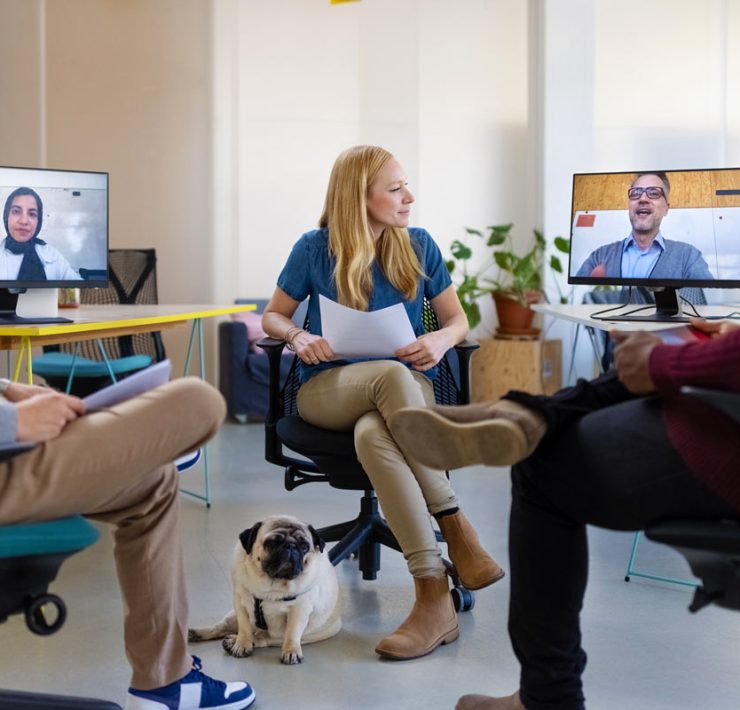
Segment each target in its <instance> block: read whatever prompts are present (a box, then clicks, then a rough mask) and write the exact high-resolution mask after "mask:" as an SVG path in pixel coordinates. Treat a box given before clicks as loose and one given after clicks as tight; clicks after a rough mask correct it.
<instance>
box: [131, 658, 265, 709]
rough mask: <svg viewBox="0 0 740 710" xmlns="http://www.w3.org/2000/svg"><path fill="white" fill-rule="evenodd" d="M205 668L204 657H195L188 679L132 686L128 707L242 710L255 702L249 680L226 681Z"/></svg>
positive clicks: (186, 677)
mask: <svg viewBox="0 0 740 710" xmlns="http://www.w3.org/2000/svg"><path fill="white" fill-rule="evenodd" d="M201 668H203V664H202V663H201V661H200V658H198V657H197V656H193V669H192V670H191V671H190V673H188V674H187V675H186V676H185V677H184V678H181V679H180V680H178V681H175V682H174V683H170V684H169V685H165V686H163V687H162V688H155V689H154V690H136V689H135V688H129V689H128V695H127V696H126V710H200V708H210V710H241V708H248V707H249V706H250V705H251V704H252V703H253V702H254V700H255V697H256V696H255V694H254V690H252V686H251V685H249V683H244V682H238V683H224V682H222V681H220V680H215V679H213V678H209V677H208V676H207V675H205V673H201V672H200V671H201Z"/></svg>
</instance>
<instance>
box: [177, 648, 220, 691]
mask: <svg viewBox="0 0 740 710" xmlns="http://www.w3.org/2000/svg"><path fill="white" fill-rule="evenodd" d="M202 669H203V662H202V661H201V660H200V658H198V656H193V667H192V669H191V671H190V673H188V675H187V676H186V677H187V678H188V679H189V680H192V681H199V682H200V683H202V684H203V685H204V686H205V687H211V688H226V683H224V682H223V681H222V680H216V679H215V678H211V676H208V675H206V674H205V673H202V672H201V671H202Z"/></svg>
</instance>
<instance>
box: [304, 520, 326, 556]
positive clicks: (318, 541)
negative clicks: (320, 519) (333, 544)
mask: <svg viewBox="0 0 740 710" xmlns="http://www.w3.org/2000/svg"><path fill="white" fill-rule="evenodd" d="M308 529H309V530H310V531H311V537H312V538H313V546H314V547H318V548H319V552H323V551H324V547H326V544H325V543H324V540H323V539H322V537H321V535H319V533H318V532H317V530H316V528H315V527H314V526H313V525H309V526H308Z"/></svg>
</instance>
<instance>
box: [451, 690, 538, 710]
mask: <svg viewBox="0 0 740 710" xmlns="http://www.w3.org/2000/svg"><path fill="white" fill-rule="evenodd" d="M455 710H527V709H526V708H525V707H524V705H523V704H522V701H521V699H520V698H519V692H518V691H517V692H516V693H514V695H509V696H507V697H505V698H493V697H491V696H490V695H463V696H462V698H460V700H458V701H457V705H455Z"/></svg>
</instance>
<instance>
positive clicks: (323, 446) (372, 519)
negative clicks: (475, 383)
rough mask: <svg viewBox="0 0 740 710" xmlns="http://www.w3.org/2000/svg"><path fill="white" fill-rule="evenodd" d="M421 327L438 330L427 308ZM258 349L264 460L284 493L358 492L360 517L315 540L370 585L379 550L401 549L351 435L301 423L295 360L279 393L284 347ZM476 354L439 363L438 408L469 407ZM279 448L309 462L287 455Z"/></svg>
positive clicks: (459, 601)
mask: <svg viewBox="0 0 740 710" xmlns="http://www.w3.org/2000/svg"><path fill="white" fill-rule="evenodd" d="M423 321H424V327H425V330H426V331H427V332H431V331H433V330H436V329H437V328H438V327H439V326H438V323H437V319H436V316H435V314H434V311H433V310H432V308H431V306H430V305H429V304H428V303H427V304H425V306H424V312H423ZM257 345H258V346H259V347H261V348H263V349H264V350H265V351H266V352H267V355H268V357H269V363H270V380H269V382H270V403H269V409H268V413H267V418H266V419H265V458H266V459H267V460H268V461H269V462H271V463H274V464H277V465H278V466H282V467H284V469H285V488H286V489H287V490H289V491H292V490H293V489H295V488H296V487H298V486H302V485H304V484H306V483H315V482H321V483H328V484H329V485H330V486H331V487H332V488H339V489H343V490H353V491H363V495H362V498H361V499H360V512H359V515H358V516H357V517H356V518H354V519H353V520H348V521H346V522H342V523H337V524H335V525H330V526H328V527H325V528H321V529H320V530H319V534H320V535H321V536H322V538H323V539H324V540H325V541H326V542H336V543H337V544H336V545H334V546H333V547H332V548H331V550H330V552H329V558H330V559H331V561H332V563H333V564H335V565H337V564H339V563H340V562H341V561H343V560H345V559H347V558H348V557H349V556H350V555H353V554H356V555H357V557H358V559H359V567H360V571H361V572H362V576H363V579H375V578H376V577H377V573H378V570H379V569H380V547H381V545H385V546H386V547H389V548H391V549H393V550H397V551H400V549H401V548H400V547H399V545H398V542H397V541H396V538H395V537H394V535H393V533H392V532H391V530H390V528H389V527H388V524H387V523H386V521H385V520H384V519H383V518H382V516H381V515H380V513H379V511H378V499H377V497H376V495H375V491H374V490H373V486H372V484H371V483H370V480H369V479H368V477H367V474H366V473H365V471H364V470H363V468H362V466H361V465H360V462H359V461H358V460H357V455H356V453H355V446H354V437H353V433H352V432H351V431H350V432H337V431H330V430H327V429H321V428H319V427H315V426H312V425H311V424H308V423H307V422H305V421H303V419H301V418H300V416H298V410H297V407H296V395H297V393H298V388H299V387H300V381H299V377H298V359H297V358H294V361H293V364H292V367H291V369H290V372H289V374H288V377H287V379H286V381H285V384H284V385H283V387H282V388H281V387H280V355H281V353H282V351H283V348H284V347H285V343H284V342H283V341H279V340H273V339H271V338H264V339H262V340H260V341H258V343H257ZM477 348H478V344H477V343H471V342H468V341H465V342H463V343H461V344H459V345H457V346H456V347H455V348H454V349H453V350H451V351H450V352H448V353H447V355H446V356H445V358H444V359H443V360H442V361H441V362H440V365H439V374H438V376H437V378H436V380H435V382H434V394H435V398H436V400H437V402H438V403H440V404H465V403H467V402H468V401H469V390H470V388H469V365H470V357H471V355H472V353H473V351H474V350H476V349H477ZM283 447H285V448H287V449H290V451H292V452H296V453H297V454H300V455H301V456H305V457H306V459H308V460H306V459H299V458H296V457H293V456H291V455H289V454H286V453H285V452H284V450H283ZM453 580H454V578H453ZM455 584H456V585H457V582H455ZM460 595H462V596H460ZM468 595H470V596H468ZM453 598H454V599H455V604H456V606H457V607H458V610H465V609H466V608H470V607H472V595H471V593H470V592H469V591H468V590H464V589H463V588H462V587H459V586H456V587H455V590H453Z"/></svg>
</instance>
